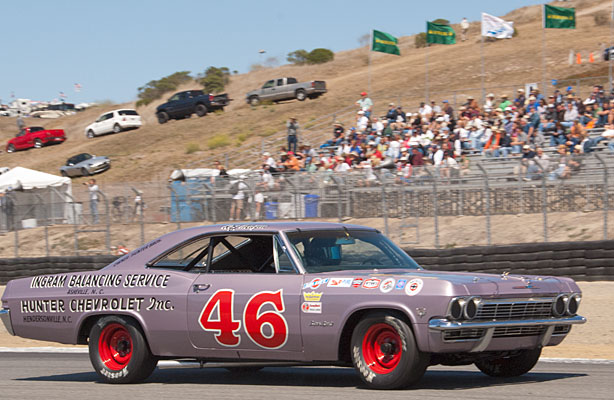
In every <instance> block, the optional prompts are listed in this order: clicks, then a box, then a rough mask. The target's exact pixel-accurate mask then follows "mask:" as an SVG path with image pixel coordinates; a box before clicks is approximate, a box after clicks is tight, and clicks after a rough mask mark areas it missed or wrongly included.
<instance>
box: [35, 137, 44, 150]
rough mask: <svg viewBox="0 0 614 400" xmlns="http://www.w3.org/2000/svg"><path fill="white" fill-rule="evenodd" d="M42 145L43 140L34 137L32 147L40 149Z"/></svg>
mask: <svg viewBox="0 0 614 400" xmlns="http://www.w3.org/2000/svg"><path fill="white" fill-rule="evenodd" d="M41 147H43V142H42V141H41V140H40V139H34V148H35V149H40V148H41Z"/></svg>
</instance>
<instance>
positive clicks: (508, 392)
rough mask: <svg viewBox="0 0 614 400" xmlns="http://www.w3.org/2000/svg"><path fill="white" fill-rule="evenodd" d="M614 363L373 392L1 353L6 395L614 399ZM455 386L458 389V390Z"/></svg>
mask: <svg viewBox="0 0 614 400" xmlns="http://www.w3.org/2000/svg"><path fill="white" fill-rule="evenodd" d="M612 377H614V364H613V363H609V364H580V363H553V362H548V363H545V362H540V363H539V364H538V365H537V366H536V367H535V368H534V369H533V371H531V372H530V373H529V374H526V375H525V376H522V377H519V378H513V379H505V380H504V379H493V378H489V377H487V376H485V375H483V374H482V373H481V372H479V371H478V370H477V369H476V368H474V367H473V366H467V367H431V368H430V369H429V370H428V371H427V373H426V375H425V376H424V378H423V379H422V381H421V382H420V383H419V384H418V386H416V387H415V388H413V389H411V390H402V391H388V392H385V393H384V392H375V391H372V390H367V389H365V388H364V387H362V385H361V381H360V379H359V378H358V376H357V375H356V374H355V373H354V371H353V370H352V369H347V368H330V367H317V368H316V367H269V368H265V369H263V370H261V371H258V372H253V373H248V374H245V373H243V374H239V373H231V372H228V371H226V370H225V369H221V368H204V369H197V368H194V369H192V368H190V369H164V370H159V369H158V370H156V371H155V372H154V374H153V375H152V376H151V377H150V378H149V379H148V380H147V381H146V382H145V383H143V384H140V385H108V384H102V383H99V382H98V380H97V376H96V374H95V373H94V372H93V371H92V367H91V365H90V362H89V359H88V356H87V354H58V353H0V398H2V399H19V400H23V399H48V400H52V399H62V400H66V399H69V398H70V399H88V400H90V399H103V398H104V399H109V398H117V399H130V400H137V399H148V400H151V399H173V398H175V399H179V398H181V399H188V398H193V399H198V398H208V399H212V398H224V399H233V398H241V399H267V400H272V399H301V400H305V399H307V398H336V399H340V398H351V399H352V400H356V399H373V398H374V396H383V395H385V396H386V398H387V399H395V398H403V399H409V398H420V399H421V400H424V399H446V400H449V399H450V398H454V399H455V400H461V399H487V400H491V399H514V400H518V399H522V398H526V399H549V398H553V399H563V398H578V399H611V398H612V392H613V391H614V383H613V381H612ZM452 391H453V392H452Z"/></svg>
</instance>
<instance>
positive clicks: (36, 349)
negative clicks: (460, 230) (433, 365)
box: [0, 346, 614, 366]
mask: <svg viewBox="0 0 614 400" xmlns="http://www.w3.org/2000/svg"><path fill="white" fill-rule="evenodd" d="M87 352H88V349H87V347H52V346H48V347H0V353H77V354H79V353H81V354H87ZM162 362H163V361H162ZM539 362H543V363H553V364H613V365H614V360H606V359H603V358H546V357H542V358H540V359H539ZM170 364H171V363H169V366H170Z"/></svg>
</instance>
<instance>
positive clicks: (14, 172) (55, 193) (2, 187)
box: [0, 167, 80, 230]
mask: <svg viewBox="0 0 614 400" xmlns="http://www.w3.org/2000/svg"><path fill="white" fill-rule="evenodd" d="M4 193H6V199H5V200H4V201H3V202H0V204H2V205H3V207H2V209H1V210H0V211H1V212H0V230H12V228H13V227H17V226H19V224H21V225H23V226H24V227H25V226H26V224H29V225H30V226H31V225H32V224H34V225H36V224H37V223H38V224H40V223H41V221H44V222H45V223H48V224H53V223H66V222H69V223H70V222H72V221H74V220H76V218H77V216H78V214H80V210H77V209H76V208H75V207H77V206H80V204H75V203H73V199H72V183H71V180H70V178H66V177H63V176H57V175H52V174H47V173H45V172H40V171H35V170H32V169H28V168H23V167H15V168H12V169H10V170H9V171H8V172H5V173H3V174H2V175H0V194H4ZM2 196H4V195H2ZM9 202H10V205H8V206H7V204H8V203H9ZM37 221H38V222H37Z"/></svg>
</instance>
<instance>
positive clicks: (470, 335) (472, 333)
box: [443, 329, 484, 340]
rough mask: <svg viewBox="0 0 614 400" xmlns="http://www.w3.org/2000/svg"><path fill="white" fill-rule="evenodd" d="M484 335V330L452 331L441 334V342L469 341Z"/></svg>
mask: <svg viewBox="0 0 614 400" xmlns="http://www.w3.org/2000/svg"><path fill="white" fill-rule="evenodd" d="M483 335H484V329H454V330H450V331H445V332H444V333H443V340H471V339H479V338H481V337H482V336H483Z"/></svg>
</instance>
